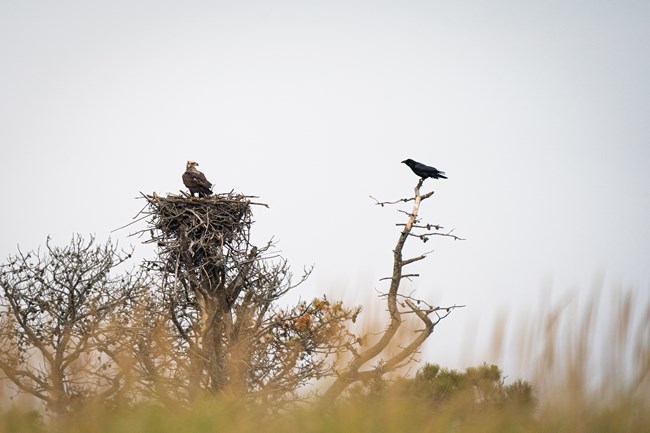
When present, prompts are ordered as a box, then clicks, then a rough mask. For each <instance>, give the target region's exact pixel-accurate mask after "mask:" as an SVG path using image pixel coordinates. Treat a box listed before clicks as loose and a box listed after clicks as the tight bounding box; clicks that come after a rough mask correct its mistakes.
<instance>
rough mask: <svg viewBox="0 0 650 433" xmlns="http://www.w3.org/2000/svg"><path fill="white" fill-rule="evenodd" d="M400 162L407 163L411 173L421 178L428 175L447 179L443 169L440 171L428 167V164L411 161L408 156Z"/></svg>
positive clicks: (433, 177)
mask: <svg viewBox="0 0 650 433" xmlns="http://www.w3.org/2000/svg"><path fill="white" fill-rule="evenodd" d="M402 163H403V164H406V165H408V166H409V167H410V168H411V170H413V173H415V174H417V175H418V176H420V177H421V178H422V179H426V178H427V177H430V178H432V179H447V176H445V172H444V171H440V170H438V169H436V168H433V167H429V166H428V165H424V164H421V163H419V162H417V161H413V160H412V159H410V158H409V159H405V160H404V161H402Z"/></svg>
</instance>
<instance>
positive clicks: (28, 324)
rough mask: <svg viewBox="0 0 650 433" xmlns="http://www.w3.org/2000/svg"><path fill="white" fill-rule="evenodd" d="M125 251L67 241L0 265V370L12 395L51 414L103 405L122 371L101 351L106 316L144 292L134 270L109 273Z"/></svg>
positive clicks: (119, 387) (76, 239) (119, 384)
mask: <svg viewBox="0 0 650 433" xmlns="http://www.w3.org/2000/svg"><path fill="white" fill-rule="evenodd" d="M129 257H131V256H130V253H127V252H120V251H119V250H117V247H116V246H115V245H114V244H112V243H110V242H108V243H107V244H105V245H96V244H95V240H94V238H92V237H91V238H90V240H88V241H86V240H84V239H83V238H82V237H81V236H79V235H76V236H74V237H73V239H72V241H71V243H70V244H69V245H68V246H65V247H62V248H61V247H57V246H53V245H51V243H50V240H49V238H48V241H47V243H46V251H45V252H44V253H41V252H40V250H39V251H33V252H30V253H27V254H24V253H22V252H20V251H19V253H18V254H17V255H14V256H10V257H9V259H8V261H7V262H6V263H4V264H2V265H0V370H2V372H3V373H4V375H5V376H6V377H7V378H8V379H9V380H10V381H11V383H12V384H13V385H14V386H15V387H16V388H17V390H18V391H21V392H25V393H28V394H31V395H33V396H34V397H37V398H39V399H40V400H42V401H43V402H44V403H45V404H46V406H47V408H48V409H49V410H51V411H52V412H54V413H58V414H62V413H66V412H69V411H71V410H72V409H73V408H75V407H76V405H78V404H81V403H84V402H86V401H88V399H90V398H97V399H100V400H102V401H110V400H111V399H114V398H116V396H118V394H119V392H120V391H121V390H122V387H123V383H124V381H123V374H122V372H120V371H119V369H117V368H115V367H116V364H115V360H114V359H112V357H111V356H110V352H108V351H106V350H105V349H107V348H109V347H111V346H112V343H113V342H112V341H111V338H110V333H108V332H107V329H108V328H110V326H111V324H110V323H109V322H110V320H109V316H110V315H111V314H115V313H117V312H118V311H125V310H128V309H129V308H130V305H132V304H133V303H134V302H135V300H136V298H137V297H138V293H140V292H141V291H142V290H143V288H144V287H145V280H144V277H143V275H142V274H141V273H140V272H131V273H122V274H120V275H115V268H117V267H119V266H120V265H122V264H123V263H124V262H125V261H126V260H127V259H128V258H129Z"/></svg>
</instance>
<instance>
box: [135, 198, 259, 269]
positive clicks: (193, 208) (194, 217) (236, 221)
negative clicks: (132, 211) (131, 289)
mask: <svg viewBox="0 0 650 433" xmlns="http://www.w3.org/2000/svg"><path fill="white" fill-rule="evenodd" d="M142 196H143V197H144V199H145V200H147V205H146V206H145V208H144V209H143V210H142V211H141V212H140V215H143V216H144V217H149V218H150V220H149V228H148V229H147V230H148V231H149V233H150V238H149V239H148V240H147V241H145V243H156V244H157V245H158V247H159V248H160V258H166V260H163V262H166V263H159V265H163V267H164V268H166V269H167V270H168V271H171V270H172V269H176V270H178V268H179V266H182V267H185V268H197V267H205V266H206V265H207V264H211V265H214V264H216V263H218V262H222V261H223V256H224V254H227V253H228V252H229V251H230V252H232V251H239V250H243V251H245V250H247V247H248V242H249V232H250V226H251V224H252V212H251V206H252V205H260V206H266V207H268V206H267V205H266V204H263V203H254V202H252V201H251V199H253V198H255V197H252V196H245V195H242V194H233V193H232V192H231V193H226V194H214V195H212V196H209V197H204V198H194V197H190V196H187V195H173V194H170V195H167V196H166V197H160V196H158V195H157V194H156V193H154V194H153V195H145V194H142ZM224 249H226V250H228V251H224Z"/></svg>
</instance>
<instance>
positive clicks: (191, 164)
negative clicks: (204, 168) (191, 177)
mask: <svg viewBox="0 0 650 433" xmlns="http://www.w3.org/2000/svg"><path fill="white" fill-rule="evenodd" d="M198 166H199V163H198V162H196V161H187V167H186V168H187V169H188V170H194V169H196V167H198Z"/></svg>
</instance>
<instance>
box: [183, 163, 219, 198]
mask: <svg viewBox="0 0 650 433" xmlns="http://www.w3.org/2000/svg"><path fill="white" fill-rule="evenodd" d="M198 165H199V164H198V163H196V162H194V161H187V169H186V170H185V173H183V184H185V186H186V187H187V189H189V190H190V194H192V197H194V194H198V195H199V197H207V196H209V195H211V194H212V184H211V183H210V181H208V179H206V177H205V175H204V174H203V173H201V172H200V171H199V170H197V169H196V166H198Z"/></svg>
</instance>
